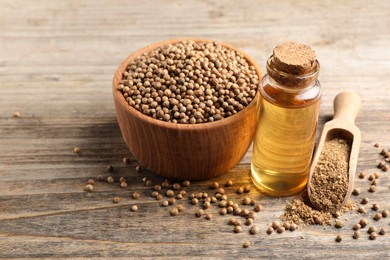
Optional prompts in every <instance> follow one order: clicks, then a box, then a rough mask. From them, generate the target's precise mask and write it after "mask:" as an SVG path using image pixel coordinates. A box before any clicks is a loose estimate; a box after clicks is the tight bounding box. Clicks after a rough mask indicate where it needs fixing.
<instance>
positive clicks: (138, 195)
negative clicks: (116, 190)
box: [132, 192, 141, 199]
mask: <svg viewBox="0 0 390 260" xmlns="http://www.w3.org/2000/svg"><path fill="white" fill-rule="evenodd" d="M132 196H133V199H139V198H140V197H141V193H139V192H134V193H133V195H132Z"/></svg>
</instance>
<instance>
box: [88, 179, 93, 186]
mask: <svg viewBox="0 0 390 260" xmlns="http://www.w3.org/2000/svg"><path fill="white" fill-rule="evenodd" d="M87 184H91V185H95V181H94V180H93V179H89V180H88V181H87Z"/></svg>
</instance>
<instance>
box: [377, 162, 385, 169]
mask: <svg viewBox="0 0 390 260" xmlns="http://www.w3.org/2000/svg"><path fill="white" fill-rule="evenodd" d="M385 165H386V163H385V162H384V161H380V162H379V163H378V165H377V167H378V168H379V169H382V168H383V166H385Z"/></svg>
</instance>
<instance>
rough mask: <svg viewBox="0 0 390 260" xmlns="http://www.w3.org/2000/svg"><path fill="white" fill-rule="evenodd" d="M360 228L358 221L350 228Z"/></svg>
mask: <svg viewBox="0 0 390 260" xmlns="http://www.w3.org/2000/svg"><path fill="white" fill-rule="evenodd" d="M360 228H361V226H360V224H359V223H356V224H355V225H353V227H352V229H353V230H359V229H360Z"/></svg>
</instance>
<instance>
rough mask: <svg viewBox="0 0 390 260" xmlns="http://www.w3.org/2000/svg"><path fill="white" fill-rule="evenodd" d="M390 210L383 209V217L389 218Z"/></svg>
mask: <svg viewBox="0 0 390 260" xmlns="http://www.w3.org/2000/svg"><path fill="white" fill-rule="evenodd" d="M389 214H390V212H389V210H387V209H385V210H384V211H382V217H384V218H387V217H388V216H389Z"/></svg>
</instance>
